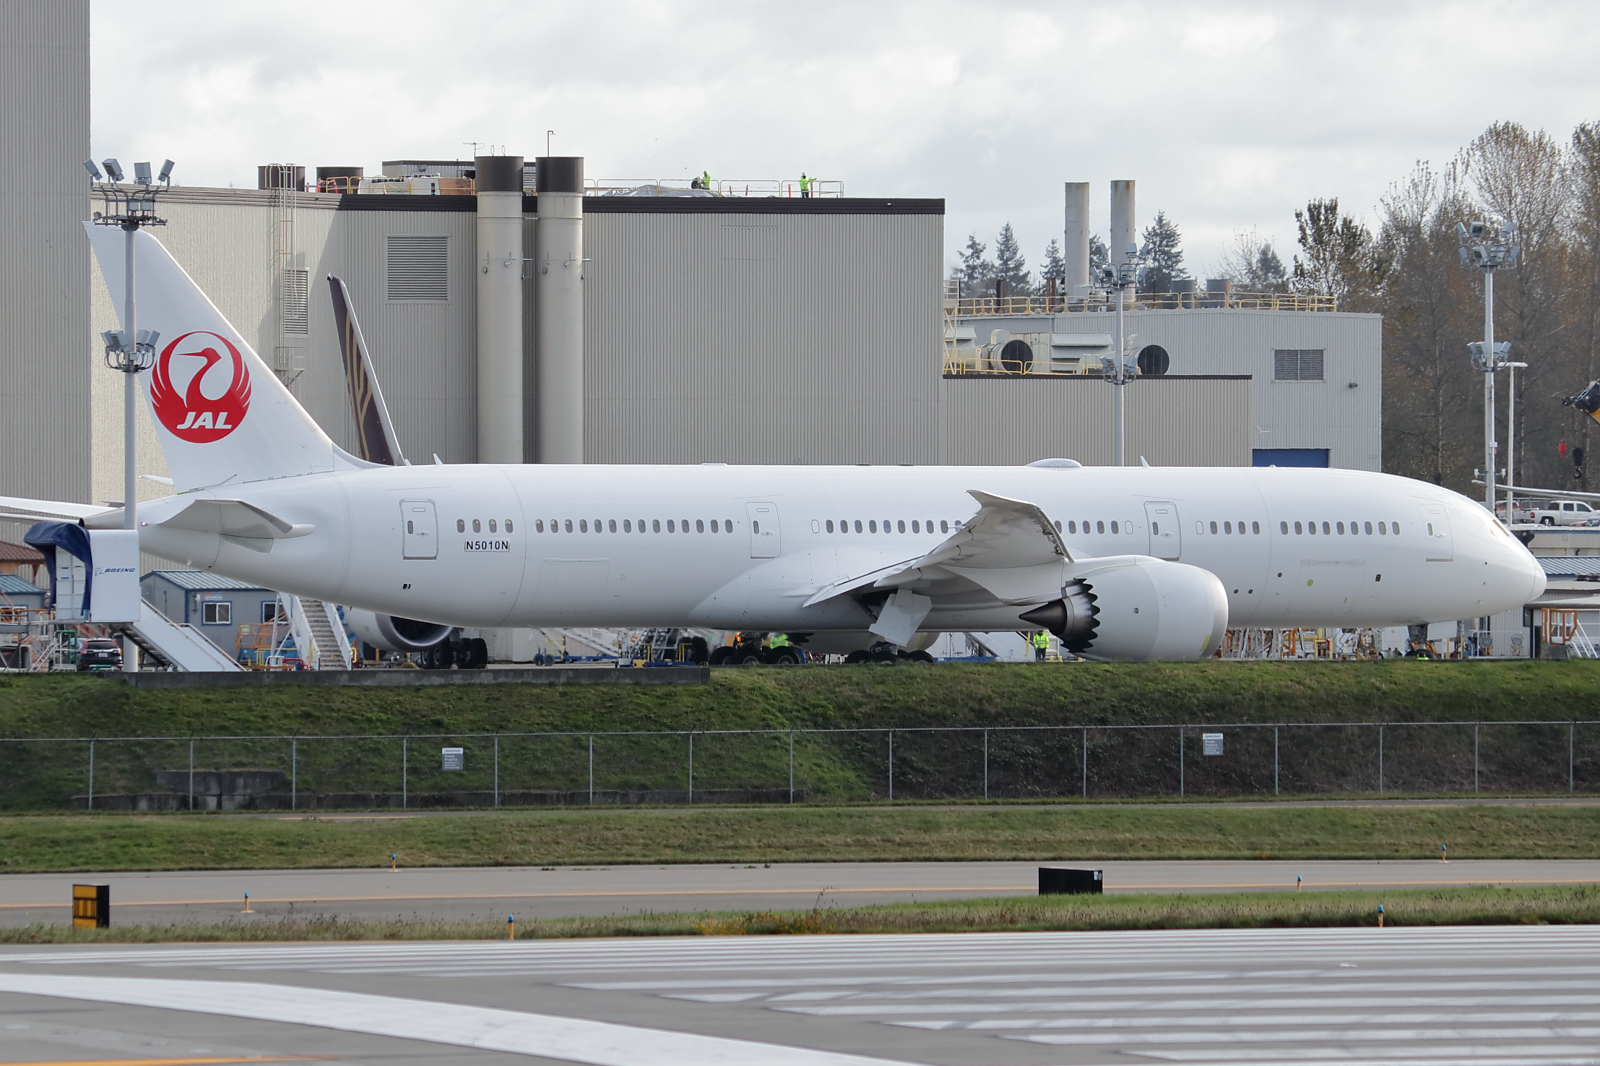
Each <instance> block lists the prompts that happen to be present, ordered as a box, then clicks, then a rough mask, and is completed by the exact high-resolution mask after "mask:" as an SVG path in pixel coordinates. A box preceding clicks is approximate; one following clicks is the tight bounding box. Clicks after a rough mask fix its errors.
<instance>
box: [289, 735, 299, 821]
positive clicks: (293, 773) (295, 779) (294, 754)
mask: <svg viewBox="0 0 1600 1066" xmlns="http://www.w3.org/2000/svg"><path fill="white" fill-rule="evenodd" d="M299 762H300V742H299V739H298V738H297V737H290V738H289V809H290V810H291V811H297V810H299V809H300V781H299V778H300V773H299V770H300V767H299Z"/></svg>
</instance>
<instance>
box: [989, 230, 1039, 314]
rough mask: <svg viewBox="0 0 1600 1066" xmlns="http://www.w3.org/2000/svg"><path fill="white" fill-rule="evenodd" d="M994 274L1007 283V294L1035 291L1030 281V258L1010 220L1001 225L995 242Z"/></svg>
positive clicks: (1014, 294)
mask: <svg viewBox="0 0 1600 1066" xmlns="http://www.w3.org/2000/svg"><path fill="white" fill-rule="evenodd" d="M994 276H995V277H996V278H998V279H999V280H1001V281H1004V282H1005V283H1006V295H1007V296H1026V295H1028V294H1029V293H1031V292H1032V291H1033V289H1032V288H1031V287H1030V285H1029V283H1028V260H1027V259H1026V258H1025V257H1024V256H1023V254H1022V248H1021V246H1020V245H1018V244H1017V235H1016V234H1015V233H1013V232H1012V230H1011V223H1009V222H1007V223H1006V224H1005V225H1004V226H1002V227H1000V236H999V237H998V238H996V240H995V242H994Z"/></svg>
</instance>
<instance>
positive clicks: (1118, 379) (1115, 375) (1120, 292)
mask: <svg viewBox="0 0 1600 1066" xmlns="http://www.w3.org/2000/svg"><path fill="white" fill-rule="evenodd" d="M1101 280H1102V282H1103V283H1104V285H1105V288H1106V291H1107V292H1114V293H1116V298H1117V338H1116V351H1115V353H1114V354H1113V355H1112V356H1111V357H1110V358H1109V359H1102V360H1101V361H1100V376H1101V377H1103V378H1105V379H1106V380H1107V381H1109V382H1111V385H1112V388H1113V389H1114V393H1113V399H1112V406H1111V456H1112V458H1111V463H1112V465H1113V466H1125V465H1127V446H1126V441H1125V439H1124V438H1125V436H1126V429H1125V426H1126V418H1125V411H1126V409H1125V407H1124V403H1123V395H1122V387H1123V386H1124V385H1126V384H1127V383H1128V382H1130V381H1132V380H1133V379H1134V377H1135V376H1136V375H1137V374H1138V372H1139V371H1138V367H1137V366H1130V365H1129V363H1128V353H1127V346H1128V342H1127V336H1126V333H1125V332H1124V327H1123V319H1122V312H1123V305H1124V304H1126V303H1127V292H1128V290H1129V289H1132V288H1135V287H1137V285H1138V284H1139V254H1138V252H1137V250H1136V249H1135V248H1134V246H1133V245H1131V244H1130V245H1129V246H1128V251H1127V254H1126V255H1125V256H1124V258H1123V261H1122V262H1121V263H1120V264H1117V265H1116V266H1107V267H1104V268H1103V269H1102V272H1101Z"/></svg>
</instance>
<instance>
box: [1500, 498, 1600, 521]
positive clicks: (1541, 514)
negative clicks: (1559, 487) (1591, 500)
mask: <svg viewBox="0 0 1600 1066" xmlns="http://www.w3.org/2000/svg"><path fill="white" fill-rule="evenodd" d="M1500 515H1501V517H1502V518H1503V517H1505V504H1501V505H1500ZM1511 520H1512V521H1513V522H1516V523H1522V522H1528V523H1537V524H1538V525H1541V526H1600V510H1597V509H1596V508H1595V507H1594V506H1593V505H1591V504H1588V503H1585V502H1584V501H1582V500H1518V501H1517V509H1516V514H1514V515H1513V516H1512V519H1511Z"/></svg>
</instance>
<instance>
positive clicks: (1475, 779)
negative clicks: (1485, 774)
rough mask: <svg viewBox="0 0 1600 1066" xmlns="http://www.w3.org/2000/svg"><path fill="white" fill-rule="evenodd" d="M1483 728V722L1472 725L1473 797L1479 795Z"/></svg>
mask: <svg viewBox="0 0 1600 1066" xmlns="http://www.w3.org/2000/svg"><path fill="white" fill-rule="evenodd" d="M1482 726H1483V723H1482V722H1474V723H1473V724H1472V792H1473V795H1477V793H1478V730H1479V729H1480V728H1481V727H1482Z"/></svg>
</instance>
